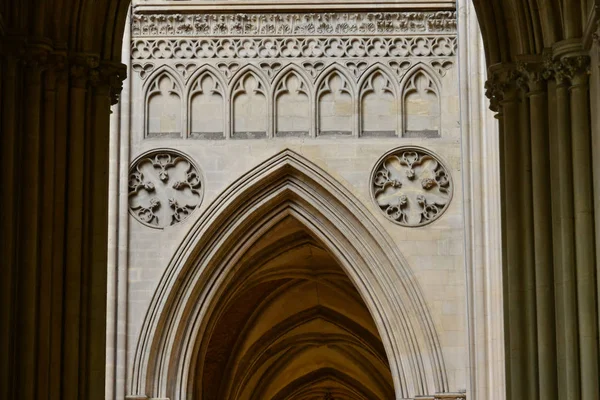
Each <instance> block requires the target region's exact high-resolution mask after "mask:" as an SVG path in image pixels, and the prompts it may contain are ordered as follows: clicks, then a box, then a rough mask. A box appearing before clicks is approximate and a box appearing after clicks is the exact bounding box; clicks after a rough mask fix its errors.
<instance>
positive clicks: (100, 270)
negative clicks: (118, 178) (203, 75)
mask: <svg viewBox="0 0 600 400" xmlns="http://www.w3.org/2000/svg"><path fill="white" fill-rule="evenodd" d="M0 53H1V54H0V55H1V58H0V65H1V66H0V74H1V75H0V81H1V84H0V90H1V92H2V93H1V96H0V98H2V104H1V109H0V117H1V118H0V120H1V121H2V127H1V130H2V135H0V140H1V143H0V152H1V153H2V158H3V163H4V177H5V181H4V184H3V185H1V190H2V193H1V195H0V198H1V200H0V201H1V202H2V203H1V206H2V213H1V219H2V227H3V229H2V239H1V240H0V243H1V244H0V246H1V253H0V258H1V260H2V261H1V262H0V263H1V265H2V268H0V292H1V293H2V296H3V298H2V301H1V302H0V314H1V315H0V320H1V321H3V324H2V328H1V329H0V391H1V393H0V397H1V398H5V399H13V398H19V399H42V398H46V399H73V400H75V399H83V398H86V399H103V398H104V386H105V383H104V369H105V355H104V345H103V344H104V341H105V323H106V322H105V319H106V315H105V314H106V295H105V292H106V254H107V251H106V234H107V225H108V221H107V201H106V200H107V198H108V174H107V172H108V136H107V132H108V121H109V113H110V105H111V100H112V102H115V101H116V94H117V93H118V92H119V90H120V84H121V82H122V80H123V79H124V73H123V69H122V67H121V66H120V65H117V64H113V63H109V62H100V61H99V59H98V57H95V56H93V55H88V54H68V53H67V52H62V51H57V50H55V49H54V48H52V46H50V45H48V44H47V43H43V42H42V43H38V42H36V43H30V42H29V41H27V40H24V39H18V38H12V37H10V38H8V37H7V38H5V41H4V42H3V43H2V46H1V47H0Z"/></svg>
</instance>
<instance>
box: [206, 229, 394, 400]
mask: <svg viewBox="0 0 600 400" xmlns="http://www.w3.org/2000/svg"><path fill="white" fill-rule="evenodd" d="M215 299H217V300H216V301H215V303H214V304H213V306H212V307H211V310H212V312H211V314H210V317H209V318H208V320H207V321H208V322H207V334H205V335H203V339H202V342H201V343H200V346H199V354H198V356H197V368H196V376H195V380H194V385H195V387H194V393H195V398H197V399H223V400H226V399H231V400H234V399H235V400H268V399H273V400H291V399H294V400H312V399H314V400H316V399H320V400H322V399H349V400H355V399H356V400H359V399H360V400H363V399H364V400H371V399H373V400H375V399H382V400H383V399H392V398H394V387H393V383H392V375H391V372H390V369H389V365H388V360H387V357H386V354H385V349H384V347H383V344H382V342H381V339H380V337H379V333H378V331H377V328H376V326H375V323H374V321H373V319H372V317H371V315H370V313H369V310H368V309H367V307H366V305H365V303H364V302H363V300H362V298H361V296H360V294H359V293H358V291H357V290H356V288H355V287H354V285H353V284H352V282H351V281H350V279H349V277H348V276H347V275H346V273H345V272H344V270H343V269H342V268H341V267H340V266H339V264H338V263H337V262H336V260H335V258H334V256H333V255H332V254H330V253H329V252H328V250H327V249H326V248H325V247H324V246H323V245H322V244H321V243H320V242H319V241H317V240H316V239H315V238H314V237H312V236H311V235H310V234H309V233H308V232H307V230H306V229H305V228H304V227H303V225H302V224H301V223H300V222H298V221H297V220H296V219H294V218H293V217H288V218H286V219H284V220H283V221H282V222H280V223H279V224H278V225H276V226H275V227H273V229H271V230H270V231H269V232H267V233H266V234H265V235H264V236H263V237H262V238H260V239H259V240H258V241H257V242H255V243H254V244H253V245H252V246H251V247H250V248H249V249H248V250H247V252H246V254H245V255H244V257H242V259H241V260H240V261H239V263H238V265H237V266H236V268H235V270H234V271H233V272H232V273H231V274H230V276H228V278H227V280H226V282H225V284H223V285H222V289H221V291H220V292H219V293H218V295H217V296H215Z"/></svg>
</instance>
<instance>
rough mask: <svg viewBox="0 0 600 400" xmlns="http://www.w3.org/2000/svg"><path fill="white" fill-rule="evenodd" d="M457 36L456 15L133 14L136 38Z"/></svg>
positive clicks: (381, 13)
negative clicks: (418, 34)
mask: <svg viewBox="0 0 600 400" xmlns="http://www.w3.org/2000/svg"><path fill="white" fill-rule="evenodd" d="M455 31H456V12H454V11H424V12H378V13H373V12H370V13H366V12H362V13H361V12H356V13H294V14H290V13H265V14H137V13H134V14H133V18H132V34H133V36H138V37H139V36H288V37H289V36H294V35H299V36H312V35H361V34H362V35H364V34H369V35H385V34H388V35H389V34H403V33H406V32H419V33H444V32H455Z"/></svg>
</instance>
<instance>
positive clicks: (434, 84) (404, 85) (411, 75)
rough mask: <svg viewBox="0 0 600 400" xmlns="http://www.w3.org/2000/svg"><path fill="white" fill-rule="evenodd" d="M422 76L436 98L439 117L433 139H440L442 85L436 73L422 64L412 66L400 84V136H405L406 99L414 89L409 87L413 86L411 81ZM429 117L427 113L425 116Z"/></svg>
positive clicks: (406, 127)
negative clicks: (436, 133)
mask: <svg viewBox="0 0 600 400" xmlns="http://www.w3.org/2000/svg"><path fill="white" fill-rule="evenodd" d="M420 74H422V75H423V76H424V77H425V78H426V79H428V80H429V82H430V85H431V86H430V87H429V89H430V90H429V91H430V92H432V93H434V94H435V96H436V104H437V110H438V113H439V115H438V116H437V119H438V121H437V124H438V135H437V136H435V137H441V136H442V132H441V120H442V83H441V81H440V80H439V77H438V75H439V74H438V73H436V72H435V70H434V69H433V68H432V67H431V66H429V65H427V64H425V63H422V62H419V63H417V64H415V65H413V66H412V67H411V68H410V69H409V70H408V71H407V72H406V74H405V75H404V77H403V78H402V80H401V82H400V93H401V94H402V96H401V98H399V99H398V101H399V103H400V115H401V130H400V134H401V135H402V136H407V132H408V131H409V129H408V126H407V124H408V122H407V120H408V110H407V105H406V99H407V97H408V95H409V94H411V93H412V92H413V91H414V90H415V89H416V88H414V87H411V85H412V84H413V80H414V79H415V78H416V77H418V76H419V75H420ZM427 115H429V113H428V114H427Z"/></svg>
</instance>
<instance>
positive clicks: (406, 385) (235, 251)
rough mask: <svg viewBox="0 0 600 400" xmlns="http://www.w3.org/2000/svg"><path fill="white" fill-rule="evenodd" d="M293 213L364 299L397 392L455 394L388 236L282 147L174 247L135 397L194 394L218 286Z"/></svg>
mask: <svg viewBox="0 0 600 400" xmlns="http://www.w3.org/2000/svg"><path fill="white" fill-rule="evenodd" d="M288 216H293V217H294V218H296V219H297V220H298V221H299V222H300V223H302V224H303V225H304V226H306V228H307V230H309V231H310V232H311V234H313V235H314V236H315V237H316V238H318V239H319V240H320V241H321V242H322V243H323V245H324V246H326V247H327V248H328V251H330V253H331V254H332V255H333V256H334V257H335V258H336V259H337V260H338V261H339V264H340V265H341V266H342V268H343V269H344V270H345V272H346V273H347V275H348V277H349V278H350V280H351V281H352V282H353V284H354V285H355V287H356V288H357V290H358V291H359V292H360V294H361V296H362V297H363V300H364V302H365V304H366V305H367V307H368V309H369V311H370V313H371V315H372V317H373V320H374V321H375V324H376V325H377V329H378V330H379V333H380V336H381V338H382V342H383V344H384V347H385V352H386V354H387V356H388V360H389V363H390V370H391V372H392V375H393V381H394V390H395V395H396V398H397V399H406V398H413V397H414V396H418V395H427V394H431V393H445V392H448V379H447V373H446V369H445V365H444V360H443V355H442V351H441V347H440V343H439V339H438V335H437V333H436V331H435V328H434V325H433V321H432V318H431V316H430V314H429V311H428V308H427V307H426V305H425V300H424V298H423V295H422V293H421V291H420V288H419V286H418V284H417V282H416V280H415V278H414V276H413V275H412V273H411V271H410V269H409V268H408V265H407V263H406V261H405V260H404V258H403V257H402V255H401V254H400V252H399V251H398V249H397V248H396V246H395V245H394V244H393V242H392V240H391V238H390V237H389V236H388V235H387V233H385V231H384V230H383V228H381V226H380V225H379V223H378V222H377V220H376V219H375V218H374V217H373V216H372V215H370V214H369V213H368V212H367V211H365V209H364V206H363V205H362V204H361V203H360V202H359V201H358V200H357V199H356V198H355V197H354V196H353V195H352V194H351V193H350V192H349V191H348V190H347V189H345V188H344V187H343V186H342V185H340V184H339V183H338V182H336V181H335V180H334V179H333V178H332V177H330V176H329V175H328V174H327V173H325V172H324V171H323V170H321V169H320V168H319V167H317V166H315V165H314V164H313V163H311V162H310V161H308V160H306V159H305V158H304V157H302V156H300V155H298V154H297V153H294V152H292V151H290V150H284V151H282V152H281V153H279V154H277V155H275V156H273V157H272V158H270V159H268V160H266V161H265V162H263V163H262V164H261V165H258V166H257V167H256V168H254V169H253V170H251V171H249V172H248V173H247V174H246V175H244V176H243V177H241V178H240V179H239V180H237V181H236V182H234V183H232V184H231V185H230V186H229V187H228V188H227V189H226V190H225V191H224V192H223V193H222V194H221V195H220V196H219V197H218V198H217V199H216V200H215V201H214V202H213V203H212V204H211V205H210V206H209V208H208V209H207V210H206V211H205V212H204V213H203V215H202V216H201V217H200V219H199V220H198V221H197V222H196V223H195V224H194V226H193V227H192V229H191V230H190V232H189V233H188V235H187V237H186V239H185V240H184V241H183V243H182V244H181V245H180V247H179V248H178V249H177V251H176V253H175V255H174V257H173V258H172V260H171V262H170V264H169V266H168V267H167V269H166V271H165V273H164V275H163V276H162V278H161V281H160V283H159V285H158V288H157V290H156V292H155V295H154V297H153V299H152V301H151V304H150V306H149V309H148V312H147V314H146V317H145V319H144V323H143V326H142V329H141V331H140V336H139V339H138V343H137V346H136V350H135V356H134V360H133V367H132V373H131V374H130V375H129V376H130V381H129V391H130V393H131V396H132V397H131V398H169V399H170V400H185V399H188V398H189V395H188V394H191V393H192V389H193V386H192V383H193V382H191V379H190V377H193V376H194V372H195V371H194V370H193V369H194V368H195V365H196V362H195V354H196V350H197V349H196V343H197V342H198V338H199V337H201V336H202V332H203V329H204V328H205V327H204V326H203V325H204V324H203V321H204V319H205V318H207V315H209V314H210V310H209V307H210V304H211V303H212V302H213V297H214V295H215V293H217V292H218V291H219V288H220V285H222V284H223V282H224V281H226V280H227V276H228V275H229V274H230V273H231V272H232V270H233V269H234V268H235V264H236V261H237V259H239V258H240V257H241V256H242V255H243V254H244V253H245V251H246V249H248V248H249V247H250V246H252V244H253V242H254V241H255V240H257V238H258V237H260V236H261V235H262V234H263V233H264V232H266V231H268V230H269V229H270V227H271V226H273V225H274V224H276V223H277V222H278V221H279V220H281V219H282V218H285V217H288ZM145 396H147V397H145Z"/></svg>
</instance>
